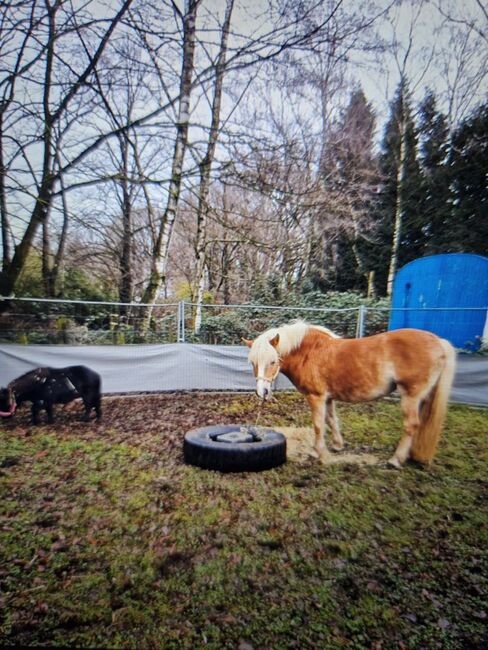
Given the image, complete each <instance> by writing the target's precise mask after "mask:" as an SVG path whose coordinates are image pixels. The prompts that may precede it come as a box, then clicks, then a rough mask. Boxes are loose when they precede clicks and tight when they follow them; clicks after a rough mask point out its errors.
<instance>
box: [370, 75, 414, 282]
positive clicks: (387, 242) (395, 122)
mask: <svg viewBox="0 0 488 650" xmlns="http://www.w3.org/2000/svg"><path fill="white" fill-rule="evenodd" d="M379 160H380V171H381V175H382V190H381V195H380V200H379V206H378V211H377V214H378V231H377V245H376V246H375V247H374V248H373V249H371V255H372V256H373V257H374V263H375V265H376V282H377V288H378V291H379V293H380V294H385V293H387V294H389V293H390V291H391V285H392V280H393V277H394V275H395V274H396V271H397V270H398V269H399V268H401V267H402V266H403V265H404V264H406V263H407V262H410V261H411V260H413V259H415V258H417V257H419V256H420V255H421V254H422V253H423V250H424V246H425V233H424V230H423V226H424V223H423V220H422V215H421V214H419V203H420V197H421V174H420V165H419V161H418V157H417V132H416V128H415V123H414V120H413V116H412V109H411V103H410V98H409V93H408V87H407V83H406V81H405V80H403V81H402V82H401V83H400V84H399V86H398V88H397V91H396V93H395V97H394V99H393V101H392V103H391V108H390V118H389V120H388V122H387V124H386V127H385V132H384V137H383V142H382V152H381V154H380V158H379Z"/></svg>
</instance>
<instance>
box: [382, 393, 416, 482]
mask: <svg viewBox="0 0 488 650" xmlns="http://www.w3.org/2000/svg"><path fill="white" fill-rule="evenodd" d="M401 409H402V414H403V429H404V431H403V436H402V437H401V439H400V442H399V443H398V446H397V448H396V450H395V453H394V454H393V456H392V457H391V458H390V460H389V461H388V464H389V465H391V466H392V467H395V468H396V469H400V468H401V467H402V465H403V464H404V463H405V461H406V460H407V459H408V457H409V456H410V449H411V447H412V442H413V439H414V437H415V436H416V435H417V433H418V430H419V426H420V398H419V397H418V396H416V397H411V396H409V395H406V394H403V395H402V397H401Z"/></svg>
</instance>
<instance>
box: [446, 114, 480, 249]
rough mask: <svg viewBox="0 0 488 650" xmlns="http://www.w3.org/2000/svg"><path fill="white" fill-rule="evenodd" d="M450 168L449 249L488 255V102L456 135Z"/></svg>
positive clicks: (453, 141)
mask: <svg viewBox="0 0 488 650" xmlns="http://www.w3.org/2000/svg"><path fill="white" fill-rule="evenodd" d="M448 167H449V176H450V180H451V214H450V219H449V224H448V225H449V227H448V229H447V232H446V234H445V246H446V250H447V251H460V252H464V253H478V254H480V255H488V183H487V180H486V178H487V176H486V174H487V170H488V103H485V104H483V105H481V106H480V107H479V108H478V109H477V110H476V111H474V113H473V114H472V115H471V116H470V117H468V118H467V119H465V120H464V121H463V122H462V123H461V124H460V125H459V127H458V128H457V129H456V131H455V132H454V133H453V136H452V139H451V146H450V151H449V158H448Z"/></svg>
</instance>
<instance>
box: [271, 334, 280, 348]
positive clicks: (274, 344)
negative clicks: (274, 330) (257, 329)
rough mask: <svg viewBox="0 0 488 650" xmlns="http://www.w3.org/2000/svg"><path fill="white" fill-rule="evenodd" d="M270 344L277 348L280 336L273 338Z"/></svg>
mask: <svg viewBox="0 0 488 650" xmlns="http://www.w3.org/2000/svg"><path fill="white" fill-rule="evenodd" d="M269 342H270V345H272V346H273V347H274V348H275V347H276V346H277V345H278V343H279V342H280V335H279V334H276V335H275V336H273V338H272V339H270V341H269Z"/></svg>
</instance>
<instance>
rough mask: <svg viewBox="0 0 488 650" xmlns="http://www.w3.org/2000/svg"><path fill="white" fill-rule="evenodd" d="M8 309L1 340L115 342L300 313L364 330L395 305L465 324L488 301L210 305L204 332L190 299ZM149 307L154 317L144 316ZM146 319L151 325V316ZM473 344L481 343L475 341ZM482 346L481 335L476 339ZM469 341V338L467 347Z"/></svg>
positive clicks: (201, 338)
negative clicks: (389, 304) (452, 304)
mask: <svg viewBox="0 0 488 650" xmlns="http://www.w3.org/2000/svg"><path fill="white" fill-rule="evenodd" d="M5 300H7V301H8V309H6V310H4V312H3V313H2V315H1V316H0V343H28V344H72V345H73V344H75V345H100V344H105V345H110V344H117V345H120V344H131V343H176V342H178V343H185V342H188V343H208V344H230V345H232V344H239V343H240V340H241V337H245V338H253V337H254V336H256V335H258V334H259V333H261V332H262V331H264V330H266V329H268V328H270V327H276V326H278V325H281V324H282V323H284V322H289V321H291V320H293V319H296V318H303V319H305V320H307V321H309V322H311V323H314V324H317V325H324V326H326V327H328V328H330V329H331V330H333V331H335V332H336V333H337V334H339V335H340V336H346V337H362V336H368V335H371V334H375V333H377V332H382V331H385V330H386V329H388V324H389V322H390V321H391V319H392V317H393V315H394V314H395V313H397V312H411V313H412V314H413V313H414V312H415V313H417V312H419V311H420V312H423V313H425V314H428V313H430V312H442V314H441V315H440V319H441V320H442V319H444V320H449V319H450V318H452V317H454V316H453V315H454V314H455V315H456V318H457V320H458V321H459V322H460V323H462V321H463V318H464V317H465V318H466V319H469V318H470V315H471V314H472V312H483V313H484V314H486V313H487V312H488V307H486V308H478V307H473V308H469V307H423V308H420V307H415V308H408V307H402V308H395V309H392V308H391V307H379V306H368V305H363V304H361V305H358V306H353V307H345V308H337V307H314V306H310V307H304V306H278V305H259V304H257V305H254V304H252V305H249V304H229V305H217V304H208V305H204V306H203V318H202V325H201V328H200V331H199V332H198V333H196V332H195V331H194V314H195V308H196V305H195V304H193V303H191V302H186V301H180V302H178V303H157V304H155V305H147V304H141V303H117V302H109V301H101V302H97V301H83V300H60V299H58V300H56V299H48V298H2V297H0V301H5ZM148 309H150V312H151V313H150V320H149V321H148V320H147V313H148ZM148 322H149V326H148V327H147V323H148ZM471 343H472V345H473V349H474V347H475V346H476V342H474V343H473V342H471ZM477 343H478V345H479V341H478V342H477ZM469 344H470V342H467V347H468V348H469Z"/></svg>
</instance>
